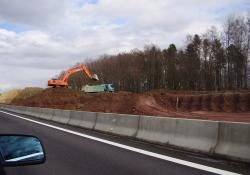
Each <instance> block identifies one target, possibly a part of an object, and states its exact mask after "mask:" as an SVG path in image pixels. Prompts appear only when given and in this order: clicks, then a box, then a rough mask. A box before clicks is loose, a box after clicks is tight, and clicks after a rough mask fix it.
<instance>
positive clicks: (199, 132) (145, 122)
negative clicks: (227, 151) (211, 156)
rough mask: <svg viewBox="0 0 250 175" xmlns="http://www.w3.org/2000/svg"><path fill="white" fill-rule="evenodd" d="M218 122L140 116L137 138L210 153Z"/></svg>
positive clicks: (214, 143)
mask: <svg viewBox="0 0 250 175" xmlns="http://www.w3.org/2000/svg"><path fill="white" fill-rule="evenodd" d="M218 126H219V123H218V122H213V121H202V120H188V119H186V120H185V119H173V118H163V117H148V116H141V118H140V124H139V130H138V133H137V135H136V137H137V138H139V139H143V140H147V141H153V142H158V143H162V144H169V145H173V146H178V147H183V148H186V149H192V150H195V151H202V152H206V153H212V152H213V151H214V148H215V145H216V142H217V132H218Z"/></svg>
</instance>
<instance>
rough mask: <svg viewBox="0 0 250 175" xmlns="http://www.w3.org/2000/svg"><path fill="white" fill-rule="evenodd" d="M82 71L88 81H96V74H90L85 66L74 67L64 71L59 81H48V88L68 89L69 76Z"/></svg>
mask: <svg viewBox="0 0 250 175" xmlns="http://www.w3.org/2000/svg"><path fill="white" fill-rule="evenodd" d="M81 71H83V72H84V73H85V74H86V75H87V76H88V77H89V78H90V79H92V80H94V81H98V80H99V78H98V76H97V75H96V74H92V73H91V72H90V71H89V68H88V67H87V65H86V64H82V65H80V66H77V67H74V68H71V69H69V70H68V71H66V72H65V73H64V75H63V77H62V78H61V79H52V80H49V81H48V86H52V87H57V86H59V87H68V78H69V76H70V75H72V74H74V73H76V72H81Z"/></svg>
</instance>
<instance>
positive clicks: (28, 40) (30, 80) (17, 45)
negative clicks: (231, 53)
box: [0, 0, 250, 92]
mask: <svg viewBox="0 0 250 175" xmlns="http://www.w3.org/2000/svg"><path fill="white" fill-rule="evenodd" d="M249 13H250V2H249V0H209V1H204V0H22V1H20V0H1V1H0V75H1V78H0V92H3V91H6V90H9V89H12V88H23V87H46V86H47V81H48V80H49V79H51V78H53V77H54V76H55V75H56V74H59V73H60V72H61V71H62V70H66V69H68V68H69V67H71V66H73V65H75V64H76V63H79V62H84V61H85V60H87V59H92V58H97V57H98V56H100V55H103V54H116V53H119V52H128V51H130V50H131V49H134V48H139V49H143V47H144V46H145V45H148V44H156V45H157V46H159V47H160V48H162V49H164V48H167V47H168V45H169V44H171V43H175V44H176V45H177V47H178V46H182V45H183V44H184V42H185V38H186V35H187V34H196V33H197V34H202V33H204V32H206V31H207V30H208V29H209V28H210V27H211V26H216V27H218V28H221V27H222V26H223V23H224V22H225V20H226V19H227V18H228V17H229V16H230V15H233V14H234V15H235V14H236V15H246V14H247V15H249Z"/></svg>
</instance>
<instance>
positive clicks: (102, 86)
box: [81, 84, 115, 93]
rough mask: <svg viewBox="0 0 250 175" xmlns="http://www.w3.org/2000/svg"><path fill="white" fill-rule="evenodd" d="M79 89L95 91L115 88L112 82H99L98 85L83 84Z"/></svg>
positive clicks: (87, 91)
mask: <svg viewBox="0 0 250 175" xmlns="http://www.w3.org/2000/svg"><path fill="white" fill-rule="evenodd" d="M81 91H83V92H86V93H95V92H114V91H115V89H114V87H113V84H100V85H93V86H90V85H85V86H83V87H82V89H81Z"/></svg>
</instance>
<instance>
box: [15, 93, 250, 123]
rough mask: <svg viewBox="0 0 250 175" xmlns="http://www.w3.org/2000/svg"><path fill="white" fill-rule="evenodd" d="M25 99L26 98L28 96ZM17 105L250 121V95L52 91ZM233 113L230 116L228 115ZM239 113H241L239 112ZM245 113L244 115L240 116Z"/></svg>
mask: <svg viewBox="0 0 250 175" xmlns="http://www.w3.org/2000/svg"><path fill="white" fill-rule="evenodd" d="M24 96H25V95H24ZM26 97H27V98H23V99H22V100H20V99H19V100H17V99H14V100H13V102H12V103H13V104H15V105H24V106H33V107H48V108H58V109H71V110H82V111H92V112H108V113H121V114H136V115H151V116H165V117H181V118H195V119H206V120H208V119H209V120H229V121H249V122H250V113H247V112H249V111H250V93H246V92H244V93H213V94H209V93H201V94H198V93H194V94H192V93H186V94H185V95H184V94H181V93H164V92H160V93H155V92H154V94H146V95H145V94H135V93H131V92H122V91H121V92H118V93H83V92H79V91H75V90H71V89H66V88H55V89H53V88H49V89H45V90H43V91H40V92H38V93H36V94H35V95H33V96H26ZM225 112H230V113H225ZM236 112H238V113H236ZM239 112H244V113H239Z"/></svg>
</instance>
